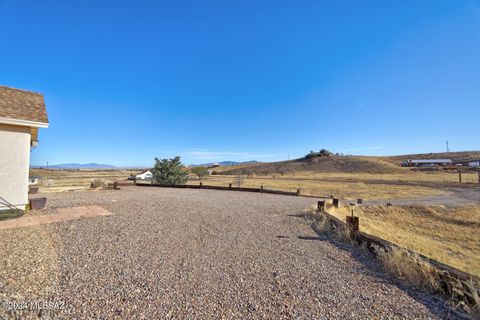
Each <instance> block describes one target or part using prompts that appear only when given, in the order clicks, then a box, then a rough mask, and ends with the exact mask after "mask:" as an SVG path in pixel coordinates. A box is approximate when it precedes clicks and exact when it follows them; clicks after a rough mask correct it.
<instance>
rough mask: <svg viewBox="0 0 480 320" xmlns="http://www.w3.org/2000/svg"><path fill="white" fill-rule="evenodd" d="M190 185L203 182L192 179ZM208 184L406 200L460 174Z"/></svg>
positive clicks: (470, 176)
mask: <svg viewBox="0 0 480 320" xmlns="http://www.w3.org/2000/svg"><path fill="white" fill-rule="evenodd" d="M477 182H478V174H477V173H463V174H462V184H463V185H468V184H476V183H477ZM189 183H190V184H197V183H199V181H196V180H192V181H190V182H189ZM203 183H204V184H205V185H221V186H228V184H229V183H232V185H233V186H238V185H241V186H242V187H256V188H258V187H260V186H261V185H263V187H264V188H266V189H275V190H283V191H296V190H297V189H300V190H301V192H302V194H308V195H316V196H329V195H335V196H338V197H340V198H346V199H356V198H363V199H367V200H373V199H402V198H414V197H421V196H432V195H439V194H442V193H443V191H442V190H441V189H442V188H444V187H452V186H458V185H459V183H458V173H455V172H443V171H442V172H421V171H411V170H404V171H401V172H400V173H398V172H396V173H384V174H378V173H377V174H375V173H342V172H334V173H325V172H308V171H305V172H299V173H287V174H283V175H280V174H273V175H262V176H253V177H247V176H240V175H237V176H235V175H215V176H209V177H206V178H204V179H203Z"/></svg>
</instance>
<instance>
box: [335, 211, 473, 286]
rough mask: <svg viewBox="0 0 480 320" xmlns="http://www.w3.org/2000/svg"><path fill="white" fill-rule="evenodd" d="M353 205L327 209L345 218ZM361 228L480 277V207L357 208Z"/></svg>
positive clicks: (356, 213) (340, 217)
mask: <svg viewBox="0 0 480 320" xmlns="http://www.w3.org/2000/svg"><path fill="white" fill-rule="evenodd" d="M350 210H351V208H349V207H343V208H334V207H333V206H329V207H328V209H327V211H328V212H329V213H330V214H333V215H334V216H336V217H337V218H339V219H341V220H342V221H345V217H346V216H347V215H350ZM355 215H357V216H359V217H360V230H361V231H363V232H366V233H368V234H372V235H375V236H377V237H380V238H382V239H385V240H388V241H390V242H393V243H396V244H398V245H400V246H402V247H404V248H407V249H410V250H413V251H415V252H417V253H420V254H423V255H425V256H427V257H429V258H432V259H435V260H437V261H440V262H442V263H444V264H447V265H450V266H453V267H455V268H458V269H460V270H463V271H465V272H468V273H471V274H474V275H477V276H479V277H480V245H479V244H480V207H479V206H468V207H467V206H466V207H458V208H445V207H443V206H374V207H363V208H358V207H357V208H355Z"/></svg>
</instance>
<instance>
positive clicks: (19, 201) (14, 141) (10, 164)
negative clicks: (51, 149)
mask: <svg viewBox="0 0 480 320" xmlns="http://www.w3.org/2000/svg"><path fill="white" fill-rule="evenodd" d="M48 125H49V123H48V117H47V111H46V108H45V102H44V100H43V95H42V94H40V93H34V92H30V91H25V90H20V89H14V88H9V87H5V86H0V155H1V158H0V197H1V199H0V210H5V209H9V208H10V205H13V206H15V207H17V208H18V209H21V210H25V205H27V204H28V172H29V168H30V150H31V148H35V147H37V145H38V131H39V129H40V128H48Z"/></svg>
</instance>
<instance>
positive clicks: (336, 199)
mask: <svg viewBox="0 0 480 320" xmlns="http://www.w3.org/2000/svg"><path fill="white" fill-rule="evenodd" d="M333 206H334V207H335V208H340V200H338V198H333Z"/></svg>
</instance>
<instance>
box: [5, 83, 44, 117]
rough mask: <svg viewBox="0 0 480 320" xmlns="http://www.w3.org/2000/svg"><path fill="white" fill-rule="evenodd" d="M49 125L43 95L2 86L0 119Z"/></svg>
mask: <svg viewBox="0 0 480 320" xmlns="http://www.w3.org/2000/svg"><path fill="white" fill-rule="evenodd" d="M2 117H3V118H9V119H15V120H25V121H33V122H41V123H46V124H47V123H48V117H47V110H46V108H45V101H44V100H43V95H42V94H40V93H35V92H30V91H25V90H20V89H14V88H9V87H5V86H0V118H2Z"/></svg>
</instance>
